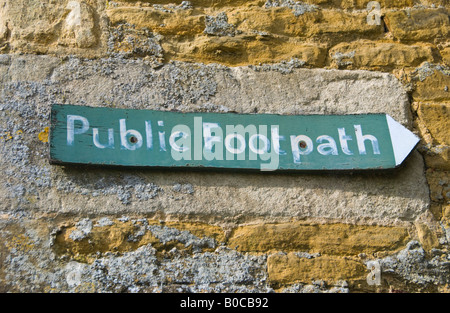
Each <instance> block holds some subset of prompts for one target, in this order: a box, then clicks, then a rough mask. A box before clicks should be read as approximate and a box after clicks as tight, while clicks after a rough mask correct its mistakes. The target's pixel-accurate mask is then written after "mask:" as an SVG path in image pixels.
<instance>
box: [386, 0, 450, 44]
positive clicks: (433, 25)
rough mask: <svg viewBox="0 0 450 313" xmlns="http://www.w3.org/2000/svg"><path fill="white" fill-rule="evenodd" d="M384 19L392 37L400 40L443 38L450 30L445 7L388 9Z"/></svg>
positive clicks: (449, 21) (446, 36)
mask: <svg viewBox="0 0 450 313" xmlns="http://www.w3.org/2000/svg"><path fill="white" fill-rule="evenodd" d="M385 21H386V24H387V27H388V28H389V30H390V31H391V32H392V34H393V36H394V38H398V39H400V40H415V41H420V40H423V41H428V40H432V39H434V38H440V39H445V38H448V34H449V31H450V20H449V16H448V10H447V9H445V8H439V9H405V10H401V11H389V12H386V16H385Z"/></svg>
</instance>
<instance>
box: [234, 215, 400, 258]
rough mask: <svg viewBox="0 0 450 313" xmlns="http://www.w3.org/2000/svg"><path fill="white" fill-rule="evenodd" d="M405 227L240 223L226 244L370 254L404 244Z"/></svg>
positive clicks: (250, 248)
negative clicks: (249, 224) (241, 224)
mask: <svg viewBox="0 0 450 313" xmlns="http://www.w3.org/2000/svg"><path fill="white" fill-rule="evenodd" d="M405 240H408V230H407V229H406V228H401V227H377V226H359V225H348V224H317V225H309V224H305V223H300V222H298V223H283V224H266V225H256V226H241V227H238V228H237V229H235V230H233V232H232V234H231V235H230V238H229V239H228V245H229V246H230V247H237V248H236V249H237V250H239V251H245V252H268V251H284V252H293V251H308V252H310V253H320V254H328V255H330V254H331V255H358V254H360V253H365V254H373V253H376V252H380V251H389V250H390V251H395V250H396V249H398V248H400V247H404V245H405V244H406V242H405Z"/></svg>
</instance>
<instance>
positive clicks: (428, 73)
mask: <svg viewBox="0 0 450 313" xmlns="http://www.w3.org/2000/svg"><path fill="white" fill-rule="evenodd" d="M413 77H414V79H415V80H416V84H415V90H414V91H413V94H412V95H413V97H414V100H422V101H450V87H449V86H450V69H449V68H447V67H445V66H442V65H439V64H431V63H428V62H425V63H423V64H422V65H421V66H420V67H418V68H417V69H416V70H415V71H414V72H413Z"/></svg>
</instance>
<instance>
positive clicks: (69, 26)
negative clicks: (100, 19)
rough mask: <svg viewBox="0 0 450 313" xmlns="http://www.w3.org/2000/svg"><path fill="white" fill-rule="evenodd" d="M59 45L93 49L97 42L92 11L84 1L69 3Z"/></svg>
mask: <svg viewBox="0 0 450 313" xmlns="http://www.w3.org/2000/svg"><path fill="white" fill-rule="evenodd" d="M66 10H67V11H68V12H69V13H68V14H67V16H66V17H65V19H64V22H63V27H62V32H61V36H60V39H59V43H60V44H61V45H69V46H75V47H79V48H89V47H92V46H93V45H94V44H95V43H96V42H97V38H96V36H95V29H94V28H95V22H94V17H93V12H92V9H91V7H90V6H89V5H87V4H86V3H85V2H83V1H69V3H68V4H67V6H66Z"/></svg>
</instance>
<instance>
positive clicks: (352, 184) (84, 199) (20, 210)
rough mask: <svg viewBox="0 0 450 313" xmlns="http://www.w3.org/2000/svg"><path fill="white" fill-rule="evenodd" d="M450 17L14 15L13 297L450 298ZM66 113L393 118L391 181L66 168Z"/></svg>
mask: <svg viewBox="0 0 450 313" xmlns="http://www.w3.org/2000/svg"><path fill="white" fill-rule="evenodd" d="M449 15H450V2H449V1H448V0H440V1H431V0H430V1H427V0H402V1H390V0H380V1H378V2H376V1H372V2H370V3H369V1H362V0H306V1H304V2H300V1H295V0H248V1H246V0H216V1H212V0H192V1H173V0H155V1H147V0H143V1H134V0H120V1H109V0H39V1H38V0H14V1H12V0H0V49H1V53H2V54H1V55H0V73H1V92H0V151H1V156H2V157H1V160H0V169H1V172H2V180H1V182H0V291H1V292H250V291H256V292H273V291H274V292H282V293H289V292H448V291H449V285H448V284H449V281H450V252H449V250H448V248H449V244H450V205H449V203H450V202H449V200H450V187H449V186H450V176H449V171H450V162H449V155H450V148H449V147H450V91H449V87H450V40H449V38H450V19H449ZM54 103H59V104H74V105H87V106H101V107H113V108H139V109H156V110H166V111H170V110H178V111H185V112H239V113H259V114H264V113H276V114H354V113H358V114H364V113H386V114H389V115H390V116H392V117H393V118H394V119H395V120H397V121H399V122H400V123H402V124H403V125H404V126H405V127H407V128H409V129H410V130H411V131H413V132H414V133H415V134H417V135H418V136H419V137H420V138H421V141H420V144H419V146H418V147H417V149H416V150H415V151H413V153H412V154H411V155H410V156H409V157H408V159H407V160H406V161H405V164H404V165H403V166H402V167H400V168H398V169H395V170H393V171H390V172H384V171H383V172H376V171H374V172H353V173H351V172H350V173H291V174H279V173H277V172H274V173H262V172H261V173H247V172H239V171H235V172H219V171H208V172H206V171H203V172H195V171H180V170H164V171H163V170H153V169H139V170H138V169H123V168H120V169H117V168H106V167H103V168H102V167H97V168H93V167H89V168H85V167H78V166H60V165H58V166H57V165H51V164H50V163H49V161H48V156H49V143H48V141H49V140H48V133H49V127H50V108H51V105H52V104H54Z"/></svg>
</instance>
